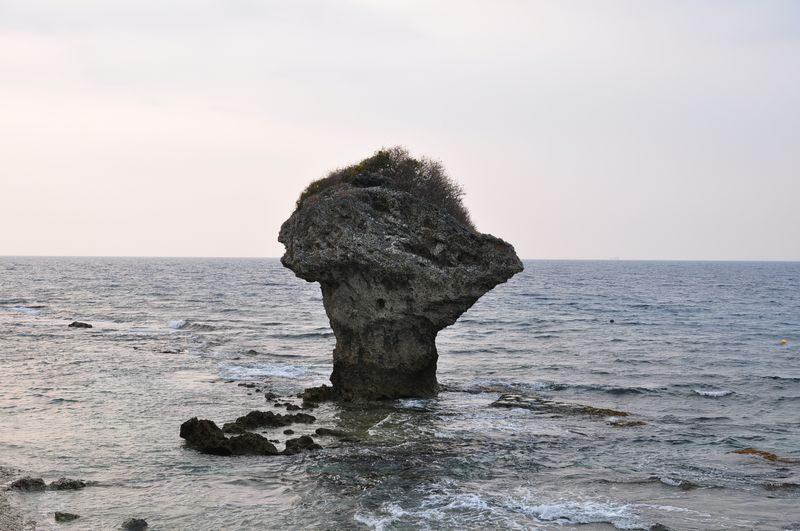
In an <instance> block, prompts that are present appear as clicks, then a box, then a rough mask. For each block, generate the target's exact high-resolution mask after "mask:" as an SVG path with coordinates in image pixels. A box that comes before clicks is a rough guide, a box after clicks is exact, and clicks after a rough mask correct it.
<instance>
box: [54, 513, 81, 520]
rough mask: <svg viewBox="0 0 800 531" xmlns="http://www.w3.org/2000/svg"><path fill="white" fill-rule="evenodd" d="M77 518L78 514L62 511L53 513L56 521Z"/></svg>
mask: <svg viewBox="0 0 800 531" xmlns="http://www.w3.org/2000/svg"><path fill="white" fill-rule="evenodd" d="M78 518H80V516H79V515H77V514H72V513H62V512H59V511H56V514H55V519H56V522H72V521H73V520H77V519H78Z"/></svg>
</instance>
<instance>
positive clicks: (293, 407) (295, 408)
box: [286, 404, 303, 411]
mask: <svg viewBox="0 0 800 531" xmlns="http://www.w3.org/2000/svg"><path fill="white" fill-rule="evenodd" d="M301 409H303V408H301V407H300V406H298V405H295V404H286V411H300V410H301Z"/></svg>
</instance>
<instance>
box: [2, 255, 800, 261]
mask: <svg viewBox="0 0 800 531" xmlns="http://www.w3.org/2000/svg"><path fill="white" fill-rule="evenodd" d="M0 258H165V259H181V258H183V259H204V260H211V259H219V260H259V259H261V260H280V256H254V255H239V256H201V255H125V254H120V255H103V254H96V255H95V254H74V255H72V254H65V255H56V254H0ZM520 260H522V261H538V262H786V263H794V262H800V259H784V258H777V259H776V258H621V257H613V258H520Z"/></svg>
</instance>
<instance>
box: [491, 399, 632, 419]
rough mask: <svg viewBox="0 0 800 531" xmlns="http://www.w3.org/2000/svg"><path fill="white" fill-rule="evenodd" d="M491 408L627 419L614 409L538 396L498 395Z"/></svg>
mask: <svg viewBox="0 0 800 531" xmlns="http://www.w3.org/2000/svg"><path fill="white" fill-rule="evenodd" d="M491 406H492V407H509V408H513V407H519V408H524V409H530V410H531V411H536V412H537V413H547V414H553V415H588V416H592V417H627V416H628V415H629V413H627V412H625V411H619V410H616V409H608V408H600V407H594V406H587V405H584V404H574V403H570V402H556V401H554V400H549V399H547V398H542V397H539V396H522V395H512V394H504V395H500V398H498V399H497V400H496V401H495V402H492V404H491Z"/></svg>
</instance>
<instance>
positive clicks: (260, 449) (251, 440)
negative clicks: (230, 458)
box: [225, 432, 279, 455]
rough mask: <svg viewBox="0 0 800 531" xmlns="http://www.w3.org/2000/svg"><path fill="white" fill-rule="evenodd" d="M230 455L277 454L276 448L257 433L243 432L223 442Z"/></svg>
mask: <svg viewBox="0 0 800 531" xmlns="http://www.w3.org/2000/svg"><path fill="white" fill-rule="evenodd" d="M225 447H226V448H227V449H228V450H230V455H277V454H278V453H279V452H278V449H277V448H275V445H274V444H272V443H271V442H269V440H267V439H266V438H264V437H262V436H261V435H259V434H257V433H249V432H248V433H243V434H242V435H237V436H236V437H231V438H230V439H228V440H227V441H226V442H225Z"/></svg>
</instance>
